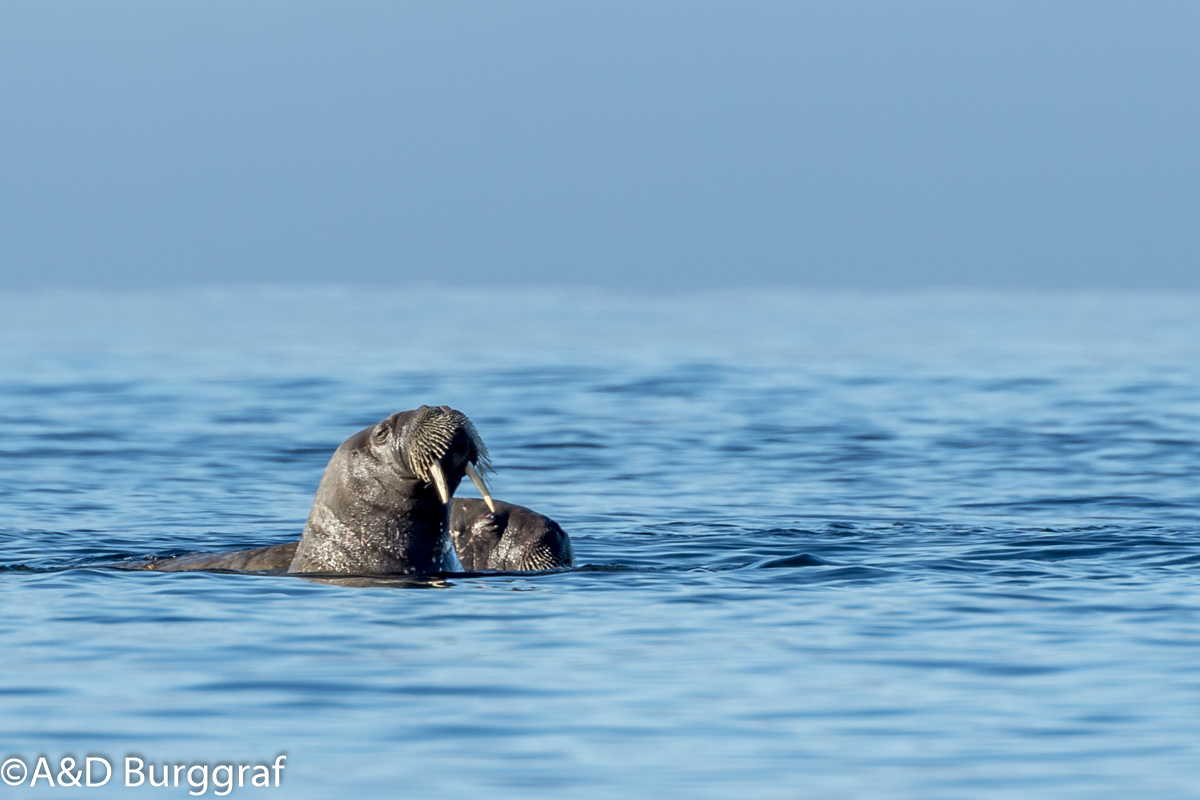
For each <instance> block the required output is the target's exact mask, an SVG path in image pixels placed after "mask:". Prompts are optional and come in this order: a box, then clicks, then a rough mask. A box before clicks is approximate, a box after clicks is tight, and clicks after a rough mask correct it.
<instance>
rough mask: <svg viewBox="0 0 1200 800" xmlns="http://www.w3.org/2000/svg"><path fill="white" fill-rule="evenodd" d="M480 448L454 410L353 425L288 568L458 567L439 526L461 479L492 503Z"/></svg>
mask: <svg viewBox="0 0 1200 800" xmlns="http://www.w3.org/2000/svg"><path fill="white" fill-rule="evenodd" d="M490 470H491V464H490V462H489V461H488V454H487V448H486V447H485V446H484V444H483V440H482V439H481V438H480V436H479V432H478V431H476V430H475V426H474V425H473V424H471V420H469V419H467V415H466V414H463V413H462V412H461V411H455V410H454V409H452V408H449V407H447V406H438V407H436V408H435V407H431V406H421V407H420V408H417V409H414V410H412V411H401V412H399V413H397V414H393V415H391V416H390V417H388V418H387V419H385V420H383V421H382V422H379V423H377V424H376V425H373V426H371V427H370V428H366V429H365V430H361V431H359V432H358V433H356V434H355V435H353V436H351V437H350V438H349V439H347V440H346V441H344V442H342V444H341V446H340V447H338V448H337V450H335V451H334V454H333V457H332V458H330V460H329V464H328V466H326V468H325V474H324V476H322V478H321V485H320V486H318V487H317V495H316V497H315V498H314V500H313V506H312V511H311V512H310V513H309V518H308V523H307V524H306V525H305V528H304V535H303V536H302V537H301V540H300V544H299V545H298V546H297V550H296V556H295V558H294V559H293V561H292V564H291V567H290V571H292V572H341V573H358V574H384V573H388V574H392V573H424V574H428V573H431V572H453V571H458V570H461V565H460V564H459V562H458V558H457V556H456V555H455V553H454V547H453V544H452V542H451V540H450V535H449V530H448V527H447V521H448V515H449V506H450V500H451V498H452V497H453V496H454V492H455V491H456V490H457V489H458V486H459V483H461V482H462V479H463V478H464V477H466V476H469V477H470V478H471V480H472V481H474V483H475V485H476V486H477V487H478V488H479V491H480V493H481V494H482V495H483V497H484V500H485V502H487V503H488V505H489V506H492V505H494V503H493V501H492V498H491V494H490V492H488V489H487V484H486V483H485V482H484V480H483V473H485V472H488V471H490Z"/></svg>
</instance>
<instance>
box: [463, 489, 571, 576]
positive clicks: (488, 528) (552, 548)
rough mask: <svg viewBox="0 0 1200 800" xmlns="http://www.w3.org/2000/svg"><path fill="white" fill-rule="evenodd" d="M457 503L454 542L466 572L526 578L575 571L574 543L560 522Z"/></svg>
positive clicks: (515, 509)
mask: <svg viewBox="0 0 1200 800" xmlns="http://www.w3.org/2000/svg"><path fill="white" fill-rule="evenodd" d="M485 502H486V501H484V500H475V499H474V498H470V497H462V498H460V497H456V498H454V504H453V506H451V509H450V536H451V537H452V538H453V540H454V549H455V550H456V551H457V552H458V558H459V560H460V561H461V562H462V565H463V567H464V568H466V569H468V570H473V571H474V570H484V569H497V570H504V571H505V572H526V571H532V570H541V569H557V568H559V567H571V566H574V565H575V555H574V553H573V552H572V550H571V539H570V537H568V536H567V532H566V531H564V530H563V529H562V528H561V527H560V526H559V524H558V523H557V522H555V521H554V520H552V519H550V518H549V517H547V516H545V515H543V514H539V513H538V512H536V511H533V510H531V509H528V508H525V507H524V506H516V505H513V504H512V503H502V502H500V501H494V502H493V503H492V504H490V505H491V508H489V507H488V505H486V504H485Z"/></svg>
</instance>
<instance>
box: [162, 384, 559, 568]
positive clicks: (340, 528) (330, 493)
mask: <svg viewBox="0 0 1200 800" xmlns="http://www.w3.org/2000/svg"><path fill="white" fill-rule="evenodd" d="M491 470H492V468H491V463H490V461H489V460H488V452H487V448H486V447H485V446H484V444H483V440H482V439H481V438H480V437H479V434H478V432H477V431H476V430H475V426H474V425H473V424H472V423H471V421H470V420H469V419H467V417H466V415H465V414H463V413H462V412H459V411H455V410H454V409H451V408H447V407H446V406H440V407H438V408H431V407H429V406H421V407H420V408H418V409H415V410H413V411H402V412H399V413H397V414H393V415H392V416H390V417H388V418H387V419H385V420H383V421H382V422H380V423H378V424H377V425H374V426H372V427H370V428H366V429H364V430H361V431H359V432H358V433H356V434H354V435H353V436H351V437H350V438H349V439H347V440H346V441H345V442H343V443H342V444H341V446H339V447H338V448H337V450H336V451H334V454H333V457H332V458H330V459H329V464H328V465H327V466H326V467H325V473H324V475H323V476H322V478H321V483H320V485H319V486H318V488H317V495H316V498H315V499H314V500H313V505H312V510H311V511H310V512H309V516H308V522H307V524H306V525H305V526H304V533H303V536H302V537H301V539H300V541H298V542H286V543H284V544H278V545H272V546H270V547H259V548H255V549H252V550H236V551H232V552H223V553H200V554H197V555H192V556H182V557H179V558H171V559H165V560H162V561H155V562H151V563H150V564H146V565H145V566H144V568H145V569H151V570H158V571H163V572H181V571H190V570H209V569H220V570H232V571H238V572H284V571H286V572H322V573H334V574H354V575H381V574H428V573H446V572H462V571H463V570H464V569H467V570H472V571H477V570H484V569H495V570H504V571H512V572H519V571H530V570H543V569H554V568H558V567H569V566H572V565H573V564H574V555H573V553H572V549H571V540H570V538H569V537H568V536H567V534H566V532H565V531H564V530H563V529H562V527H561V526H559V524H558V523H557V522H555V521H554V520H552V519H550V518H549V517H546V516H544V515H542V514H539V513H537V512H536V511H532V510H531V509H528V508H525V507H523V506H518V505H514V504H512V503H503V502H499V501H496V500H493V499H492V496H491V494H490V492H489V491H488V487H487V483H486V482H485V481H484V478H483V473H484V472H489V471H491ZM464 475H465V476H467V477H469V478H470V479H471V481H472V482H473V483H474V484H475V486H476V488H478V489H479V493H480V494H481V495H483V499H482V500H476V499H474V498H457V497H454V496H453V495H454V492H455V491H456V490H457V489H458V485H459V483H460V482H461V481H462V479H463V476H464Z"/></svg>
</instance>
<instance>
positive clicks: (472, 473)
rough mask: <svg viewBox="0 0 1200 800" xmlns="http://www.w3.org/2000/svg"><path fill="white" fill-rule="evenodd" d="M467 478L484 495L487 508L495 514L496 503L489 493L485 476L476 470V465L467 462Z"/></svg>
mask: <svg viewBox="0 0 1200 800" xmlns="http://www.w3.org/2000/svg"><path fill="white" fill-rule="evenodd" d="M467 477H468V478H470V479H471V483H473V484H475V488H476V489H478V490H479V493H480V494H481V495H483V502H485V503H487V507H488V508H489V509H490V510H491V512H492V513H493V514H495V513H496V502H495V501H494V500H492V493H491V492H489V491H488V487H487V484H486V483H484V480H483V476H482V475H480V474H479V470H477V469H475V465H474V464H472V463H470V462H467Z"/></svg>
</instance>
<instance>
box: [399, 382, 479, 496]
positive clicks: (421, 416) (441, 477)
mask: <svg viewBox="0 0 1200 800" xmlns="http://www.w3.org/2000/svg"><path fill="white" fill-rule="evenodd" d="M407 413H408V414H409V415H410V416H409V419H408V420H407V422H406V423H404V424H403V427H402V428H401V429H400V430H398V434H399V435H398V436H397V437H396V446H397V448H398V450H399V452H400V456H401V458H402V460H403V461H404V463H405V465H406V466H407V467H408V469H409V470H410V471H411V472H412V473H413V474H414V475H416V476H417V477H418V478H420V479H421V480H423V481H426V482H427V483H430V484H433V485H434V486H435V487H436V488H437V492H438V497H440V498H441V501H442V503H444V504H446V505H449V504H450V498H451V497H453V496H454V492H455V491H456V490H457V489H458V484H459V483H460V482H461V481H462V479H463V476H464V475H465V476H467V477H470V479H471V482H472V483H474V484H475V486H476V487H477V488H478V489H479V492H480V494H482V495H483V497H484V500H485V501H486V502H487V504H488V507H489V508H494V507H495V504H494V502H493V501H492V496H491V493H490V492H489V491H488V488H487V483H486V482H485V481H484V479H483V472H485V471H490V470H491V468H492V467H491V462H490V461H489V460H488V452H487V447H486V446H485V445H484V443H483V439H482V438H480V436H479V432H478V431H477V430H475V425H474V424H473V423H472V422H471V420H470V419H469V418H468V417H467V415H466V414H464V413H462V412H461V411H456V410H455V409H453V408H450V407H449V406H438V407H436V408H434V407H432V406H421V407H420V408H418V409H416V410H414V411H411V412H407ZM397 427H398V428H400V421H399V420H397Z"/></svg>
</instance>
